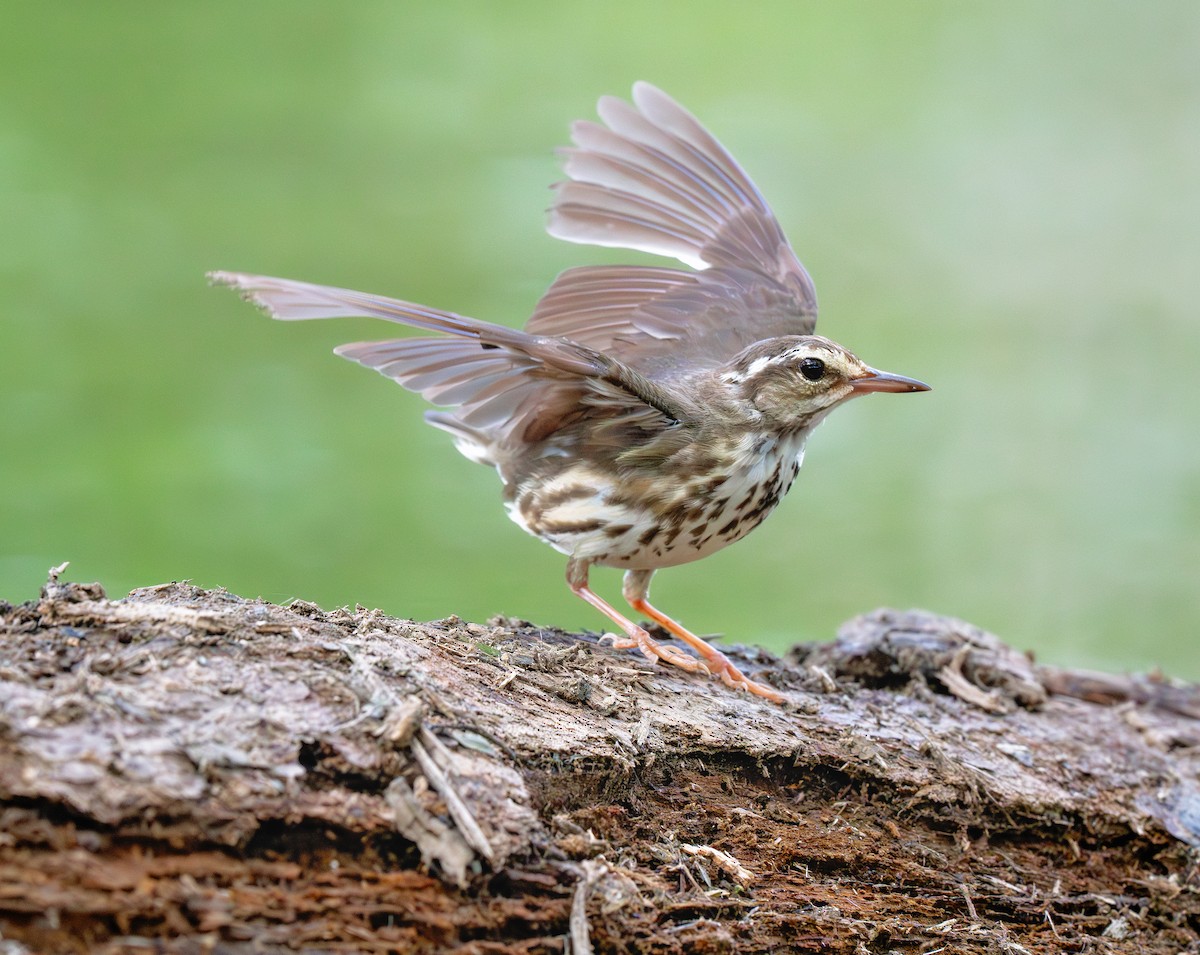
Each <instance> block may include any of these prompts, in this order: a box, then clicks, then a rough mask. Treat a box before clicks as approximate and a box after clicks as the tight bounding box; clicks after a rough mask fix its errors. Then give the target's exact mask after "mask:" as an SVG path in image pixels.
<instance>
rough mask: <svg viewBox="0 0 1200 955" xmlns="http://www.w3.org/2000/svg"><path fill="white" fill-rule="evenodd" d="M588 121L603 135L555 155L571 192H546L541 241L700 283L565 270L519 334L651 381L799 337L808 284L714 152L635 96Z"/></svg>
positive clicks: (662, 106) (810, 298)
mask: <svg viewBox="0 0 1200 955" xmlns="http://www.w3.org/2000/svg"><path fill="white" fill-rule="evenodd" d="M598 111H599V114H600V117H601V119H603V120H604V122H605V123H606V124H607V125H606V126H601V125H599V124H596V123H591V122H586V121H581V122H577V123H575V124H574V126H573V127H572V139H573V141H574V142H575V146H574V148H569V149H565V150H563V153H564V155H565V157H566V159H565V162H564V169H565V171H566V174H567V176H568V177H569V179H568V181H566V182H562V183H559V184H558V185H557V186H556V187H555V188H556V195H555V201H554V205H553V207H552V209H551V211H550V218H549V222H548V223H547V231H549V233H550V234H551V235H553V236H556V237H558V238H561V239H566V240H568V241H571V242H583V243H590V244H594V245H604V246H618V247H623V248H629V249H637V250H640V251H644V252H651V253H655V254H659V255H667V256H671V257H673V258H677V259H679V260H680V261H682V262H683V263H685V264H687V265H690V266H692V267H693V268H696V269H699V270H700V271H697V272H685V271H680V270H674V269H665V268H642V267H636V266H628V267H609V266H601V267H597V268H582V269H571V270H570V271H568V272H565V273H563V274H562V275H561V276H559V278H558V280H557V281H556V282H555V283H554V284H553V285H552V286H551V288H550V290H549V291H548V292H547V294H546V296H545V297H544V298H543V299H542V301H541V302H540V303H539V304H538V307H537V310H536V311H535V313H534V315H533V317H532V318H531V320H530V322H529V323H528V325H527V326H526V329H527V330H528V331H530V332H531V333H535V334H540V335H563V336H568V337H573V338H575V339H576V340H577V341H580V342H586V343H587V344H589V345H591V346H592V347H595V348H600V349H604V350H611V351H612V352H613V353H614V354H619V355H620V356H621V358H622V360H624V361H627V362H629V363H630V364H633V365H634V366H635V367H638V368H640V369H642V370H643V371H645V372H646V373H648V374H653V375H655V377H660V376H663V377H669V376H670V375H671V374H672V373H673V372H674V371H677V370H678V369H681V368H684V367H687V366H689V365H690V366H691V367H695V364H696V363H699V364H701V365H705V366H710V367H711V366H714V365H717V364H720V363H722V362H724V361H726V360H728V359H729V358H731V357H733V355H734V354H736V353H737V352H738V351H741V349H742V348H744V347H745V346H747V345H749V344H752V343H753V342H756V341H760V340H761V339H764V338H771V337H774V336H777V335H806V334H811V333H812V331H813V328H814V326H815V324H816V313H817V302H816V292H815V291H814V289H813V284H812V280H811V279H810V278H809V276H808V273H807V272H806V271H805V270H804V266H803V265H801V264H800V261H799V260H798V259H797V258H796V255H795V253H794V252H793V251H792V249H791V247H790V246H789V245H788V242H787V239H786V238H785V237H784V235H783V231H782V230H781V229H780V227H779V223H778V222H777V221H776V220H775V216H774V214H773V213H772V212H771V209H770V207H769V206H767V204H766V201H765V200H764V199H763V197H762V195H761V194H760V193H759V191H758V189H757V188H756V187H755V185H754V183H752V182H751V181H750V179H749V177H748V176H747V175H746V174H745V173H744V172H743V171H742V170H741V168H740V167H739V166H738V164H737V162H736V161H735V160H734V159H733V157H732V156H730V155H729V153H728V152H727V151H726V150H725V148H724V147H723V146H722V145H721V144H720V143H719V142H718V141H717V140H716V138H715V137H713V136H712V134H711V133H709V132H708V131H707V130H706V129H705V128H704V127H703V126H702V125H700V123H699V121H697V120H696V119H695V117H693V116H692V115H691V114H690V113H688V112H687V111H686V110H684V109H683V108H682V107H681V106H680V105H679V104H678V103H676V102H675V101H674V100H672V99H671V98H670V97H669V96H667V95H666V94H665V93H663V92H662V91H661V90H658V89H656V88H655V87H653V86H650V85H649V84H647V83H638V84H636V85H635V86H634V88H633V105H630V104H629V103H626V102H624V101H622V100H619V99H616V98H613V97H604V98H603V99H601V100H600V104H599V107H598ZM568 330H569V331H568Z"/></svg>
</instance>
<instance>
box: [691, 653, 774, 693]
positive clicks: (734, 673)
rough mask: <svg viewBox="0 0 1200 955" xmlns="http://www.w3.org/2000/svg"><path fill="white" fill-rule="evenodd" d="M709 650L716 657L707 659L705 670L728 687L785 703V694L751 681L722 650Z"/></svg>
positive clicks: (764, 684)
mask: <svg viewBox="0 0 1200 955" xmlns="http://www.w3.org/2000/svg"><path fill="white" fill-rule="evenodd" d="M709 649H710V650H712V652H713V654H714V655H713V656H712V657H708V656H706V657H705V659H704V661H703V663H704V666H705V669H707V670H708V672H709V673H712V674H713V675H714V676H719V677H720V678H721V682H722V683H724V684H725V685H726V686H731V687H733V688H734V689H736V690H745V691H746V692H747V693H753V694H754V695H755V696H761V697H764V698H765V699H768V700H770V701H771V702H773V703H782V702H783V700H784V697H783V694H782V693H780V692H779V691H778V690H777V689H775V687H773V686H768V685H767V684H766V683H759V682H758V681H757V680H752V679H750V677H748V676H746V674H744V673H743V672H742V671H741V670H739V669H738V668H737V667H736V666H734V665H733V661H732V660H730V659H729V657H727V656H725V654H723V653H722V652H721V651H720V650H714V649H713V648H712V647H709Z"/></svg>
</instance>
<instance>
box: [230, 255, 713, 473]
mask: <svg viewBox="0 0 1200 955" xmlns="http://www.w3.org/2000/svg"><path fill="white" fill-rule="evenodd" d="M209 278H210V279H211V280H212V281H214V282H217V283H219V284H222V285H229V286H232V287H233V288H236V289H238V290H239V291H241V292H242V293H243V295H244V297H245V298H247V299H248V300H250V301H251V302H253V303H254V304H255V305H257V306H259V307H260V308H262V309H263V310H264V311H266V312H267V313H268V314H269V315H271V316H272V317H273V318H278V319H282V320H285V321H292V320H303V319H312V318H336V317H344V316H364V317H368V318H383V319H387V320H388V321H392V322H398V323H400V324H403V325H410V326H413V327H416V328H422V329H426V330H428V331H436V332H443V333H445V334H446V335H447V336H449V337H445V338H421V337H417V338H400V339H392V340H388V341H376V342H354V343H351V344H348V345H340V346H339V347H338V348H336V349H334V351H335V352H336V354H338V355H340V356H342V357H343V358H347V359H349V360H350V361H354V362H357V363H358V364H360V365H364V366H366V367H368V368H374V369H375V370H376V371H379V372H380V373H381V374H383V375H386V376H387V377H389V378H391V379H393V380H394V381H396V382H397V383H399V384H400V385H402V386H404V387H405V388H408V389H409V390H410V391H416V392H419V393H420V394H421V395H422V396H423V397H425V398H426V399H428V400H429V401H431V402H433V403H434V404H438V405H442V406H447V407H452V408H454V409H455V411H454V413H452V414H445V413H437V412H433V413H431V414H430V416H429V420H430V422H431V423H433V424H435V425H437V426H438V427H441V428H445V429H446V430H447V431H450V432H451V433H452V434H454V436H455V439H456V441H457V442H458V445H459V449H460V450H461V451H463V453H464V454H466V455H467V456H468V457H470V458H472V459H473V460H477V461H481V462H486V463H489V464H497V463H498V458H503V457H504V451H505V449H507V448H512V447H519V446H521V445H526V444H530V443H535V442H538V441H541V440H543V439H545V438H547V437H549V436H550V435H552V434H554V433H556V432H558V431H560V430H561V429H562V428H563V427H564V426H565V425H567V424H569V423H570V422H571V421H573V420H575V419H577V418H579V417H580V416H581V415H582V414H584V413H587V411H588V410H594V409H597V408H604V409H606V416H607V417H612V418H616V419H620V420H622V421H625V422H627V423H632V424H633V425H635V426H637V425H638V424H641V425H642V426H644V427H647V428H651V429H653V428H655V427H659V428H661V427H662V426H663V425H664V424H665V423H669V422H671V421H677V420H680V419H684V418H690V417H692V416H694V415H695V414H696V413H697V412H696V409H695V408H693V407H691V406H690V405H688V404H687V403H686V399H685V398H684V397H683V396H679V395H670V394H668V393H667V392H666V391H665V390H664V389H662V388H660V387H659V386H657V385H655V384H654V383H653V382H651V381H648V380H647V379H646V378H645V377H643V376H642V375H641V374H639V373H638V372H636V371H635V370H633V369H631V368H629V367H628V366H626V365H625V364H623V363H622V362H621V361H619V360H618V359H615V358H613V357H612V356H610V355H606V354H603V353H601V352H599V351H597V350H595V349H594V348H591V347H589V346H587V345H585V344H582V343H579V342H574V341H570V340H567V339H564V338H551V337H545V336H540V335H535V334H531V333H530V332H528V331H520V330H519V329H515V328H508V327H506V326H504V325H494V324H492V323H490V322H482V321H479V320H478V319H473V318H467V317H466V316H463V315H456V314H455V313H453V312H444V311H441V310H440V309H435V308H429V307H428V306H424V305H417V304H414V303H412V302H403V301H399V300H397V299H391V298H385V297H383V296H381V295H371V294H368V293H366V292H355V291H352V290H350V289H342V288H333V287H331V286H325V285H312V284H310V283H308V282H296V281H293V280H291V279H279V278H271V277H268V276H263V275H244V274H241V273H236V272H213V273H210V275H209Z"/></svg>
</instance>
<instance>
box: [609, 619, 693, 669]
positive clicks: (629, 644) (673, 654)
mask: <svg viewBox="0 0 1200 955" xmlns="http://www.w3.org/2000/svg"><path fill="white" fill-rule="evenodd" d="M600 639H601V640H602V641H604V642H605V643H610V644H611V645H612V647H613V648H614V649H616V650H640V651H641V653H642V656H644V657H645V658H646V659H647V660H649V661H650V662H651V663H657V662H658V661H659V660H663V661H664V662H666V663H670V664H671V665H672V666H677V667H679V669H681V670H686V671H687V672H688V673H710V672H712V671H710V670H709V668H708V667H707V666H705V665H704V663H703V661H701V660H697V659H696V658H695V657H694V656H692V655H691V654H689V653H685V652H684V651H682V650H680V649H679V648H678V647H672V646H668V645H667V644H665V643H659V642H658V641H657V640H655V639H654V638H653V637H652V636H650V634H648V633H647V632H646V631H645V630H643V629H642V628H641V627H637V628H636V629H635V630H634V632H632V633H629V634H626V635H625V636H618V635H617V634H615V633H606V634H605V635H604V636H603V637H601V638H600Z"/></svg>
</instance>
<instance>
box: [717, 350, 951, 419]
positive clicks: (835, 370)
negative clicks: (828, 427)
mask: <svg viewBox="0 0 1200 955" xmlns="http://www.w3.org/2000/svg"><path fill="white" fill-rule="evenodd" d="M721 380H722V382H724V383H725V384H726V385H727V386H729V387H730V388H731V390H733V391H734V392H735V394H736V395H737V397H738V398H740V399H741V400H742V401H746V402H749V403H750V404H751V405H752V406H753V407H754V409H755V410H756V411H757V412H758V413H759V414H761V415H762V417H763V418H764V419H765V420H766V421H769V422H770V423H772V424H773V425H775V426H776V427H779V428H782V429H787V430H791V429H795V428H808V427H812V426H813V425H815V424H816V423H817V422H819V421H820V420H821V419H822V418H823V417H825V415H826V414H828V413H829V412H830V411H831V410H832V409H833V408H834V407H836V406H837V405H839V404H841V403H842V402H843V401H846V400H848V399H850V398H854V397H856V396H858V395H865V394H869V393H871V392H873V391H892V392H909V391H929V385H927V384H925V383H924V382H920V381H917V380H916V379H914V378H905V377H904V376H903V375H893V374H891V373H890V372H886V371H879V370H877V369H875V368H872V367H871V366H870V365H867V364H865V363H864V362H862V361H861V360H860V359H859V358H858V357H857V356H855V355H854V354H853V353H852V352H850V351H848V350H847V349H845V348H843V347H842V346H841V345H839V344H837V343H836V342H832V341H830V340H829V339H828V338H822V337H821V336H819V335H787V336H783V337H781V338H769V339H766V340H764V341H760V342H755V343H754V344H753V345H750V346H749V347H747V348H746V349H744V350H743V351H742V352H741V353H739V354H738V355H736V356H735V357H734V358H733V360H732V361H730V362H729V364H728V365H727V366H726V368H725V369H724V370H723V371H722V372H721Z"/></svg>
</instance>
